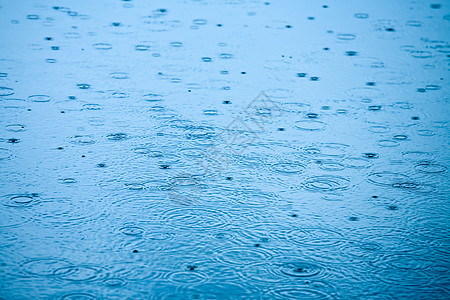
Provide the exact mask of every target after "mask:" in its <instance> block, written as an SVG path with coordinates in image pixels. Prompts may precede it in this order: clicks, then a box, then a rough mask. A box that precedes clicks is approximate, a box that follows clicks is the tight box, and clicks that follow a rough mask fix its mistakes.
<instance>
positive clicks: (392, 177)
mask: <svg viewBox="0 0 450 300" xmlns="http://www.w3.org/2000/svg"><path fill="white" fill-rule="evenodd" d="M367 181H368V182H370V183H373V184H377V185H384V186H394V185H399V184H404V183H409V182H411V178H410V177H409V176H407V175H405V174H402V173H395V172H390V171H384V172H376V173H371V174H369V176H368V177H367Z"/></svg>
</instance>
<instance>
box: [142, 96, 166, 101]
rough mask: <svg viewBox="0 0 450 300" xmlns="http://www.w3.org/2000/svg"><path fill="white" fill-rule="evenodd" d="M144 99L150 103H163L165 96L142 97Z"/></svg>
mask: <svg viewBox="0 0 450 300" xmlns="http://www.w3.org/2000/svg"><path fill="white" fill-rule="evenodd" d="M142 99H143V100H145V101H148V102H157V101H163V96H162V95H159V94H146V95H144V96H142Z"/></svg>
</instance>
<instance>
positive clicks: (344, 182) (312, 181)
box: [303, 175, 350, 192]
mask: <svg viewBox="0 0 450 300" xmlns="http://www.w3.org/2000/svg"><path fill="white" fill-rule="evenodd" d="M349 186H350V181H349V180H348V179H347V178H344V177H340V176H332V175H322V176H313V177H310V178H308V179H306V181H305V182H304V183H303V187H304V188H305V189H307V190H309V191H313V192H330V191H339V190H345V189H348V188H349Z"/></svg>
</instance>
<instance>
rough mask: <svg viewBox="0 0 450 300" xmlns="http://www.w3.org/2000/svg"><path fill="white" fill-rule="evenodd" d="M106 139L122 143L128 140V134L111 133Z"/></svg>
mask: <svg viewBox="0 0 450 300" xmlns="http://www.w3.org/2000/svg"><path fill="white" fill-rule="evenodd" d="M106 138H107V139H108V140H110V141H122V140H126V139H127V138H128V134H126V133H110V134H108V135H107V136H106Z"/></svg>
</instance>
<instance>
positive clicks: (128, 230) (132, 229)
mask: <svg viewBox="0 0 450 300" xmlns="http://www.w3.org/2000/svg"><path fill="white" fill-rule="evenodd" d="M119 231H120V232H121V233H123V234H125V235H130V236H139V235H142V234H143V233H144V231H145V230H144V229H143V228H141V227H138V226H124V227H122V228H120V229H119Z"/></svg>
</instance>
